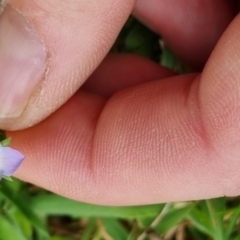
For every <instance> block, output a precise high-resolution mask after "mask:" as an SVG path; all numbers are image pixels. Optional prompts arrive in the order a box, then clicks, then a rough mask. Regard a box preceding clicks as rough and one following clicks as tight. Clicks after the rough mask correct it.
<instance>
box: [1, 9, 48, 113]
mask: <svg viewBox="0 0 240 240" xmlns="http://www.w3.org/2000/svg"><path fill="white" fill-rule="evenodd" d="M45 69H46V53H45V51H44V47H43V44H42V42H41V40H40V38H39V37H38V36H37V34H36V32H35V31H34V29H33V28H32V27H31V25H30V24H29V23H28V22H27V20H26V19H25V18H24V16H22V15H21V14H20V13H18V12H17V11H16V10H15V9H14V8H13V7H11V6H10V5H7V6H6V7H5V9H4V11H3V12H2V14H1V16H0V118H16V117H19V116H20V115H21V114H22V112H23V111H24V109H25V107H26V105H27V103H28V100H29V98H30V96H31V94H32V93H33V91H34V90H35V89H36V87H37V85H38V84H39V82H40V81H41V80H42V78H43V76H44V73H45Z"/></svg>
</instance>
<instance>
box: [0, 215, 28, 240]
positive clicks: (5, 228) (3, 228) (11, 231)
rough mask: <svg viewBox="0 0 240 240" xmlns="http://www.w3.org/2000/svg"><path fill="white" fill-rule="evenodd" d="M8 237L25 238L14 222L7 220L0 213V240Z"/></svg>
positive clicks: (18, 239)
mask: <svg viewBox="0 0 240 240" xmlns="http://www.w3.org/2000/svg"><path fill="white" fill-rule="evenodd" d="M16 237H17V238H16ZM10 239H11V240H12V239H17V240H27V238H26V237H25V236H24V234H23V233H22V232H21V231H20V230H19V228H18V227H17V226H16V225H15V224H13V223H12V222H11V221H9V219H7V218H6V217H4V216H2V215H0V240H10Z"/></svg>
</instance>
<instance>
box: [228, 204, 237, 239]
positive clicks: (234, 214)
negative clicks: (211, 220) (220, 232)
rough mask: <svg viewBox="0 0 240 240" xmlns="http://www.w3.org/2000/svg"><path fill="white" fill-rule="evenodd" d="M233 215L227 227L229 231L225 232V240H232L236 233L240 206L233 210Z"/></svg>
mask: <svg viewBox="0 0 240 240" xmlns="http://www.w3.org/2000/svg"><path fill="white" fill-rule="evenodd" d="M231 211H232V214H231V217H230V221H229V223H228V225H227V229H226V230H225V234H224V239H231V238H230V236H231V233H232V232H233V231H234V226H235V225H236V222H237V220H238V219H239V216H240V206H239V207H237V208H234V209H232V210H231Z"/></svg>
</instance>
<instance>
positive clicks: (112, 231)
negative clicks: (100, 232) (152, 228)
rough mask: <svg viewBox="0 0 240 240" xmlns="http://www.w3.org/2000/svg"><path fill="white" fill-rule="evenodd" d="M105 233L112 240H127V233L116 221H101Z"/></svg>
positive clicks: (105, 219)
mask: <svg viewBox="0 0 240 240" xmlns="http://www.w3.org/2000/svg"><path fill="white" fill-rule="evenodd" d="M101 221H102V223H103V225H104V227H105V229H106V231H107V233H108V234H109V235H110V236H111V237H112V238H113V239H114V240H126V239H127V238H128V232H127V231H126V229H125V228H124V227H123V226H122V225H121V223H120V222H119V221H118V220H116V219H113V218H112V219H109V218H108V219H107V218H102V219H101Z"/></svg>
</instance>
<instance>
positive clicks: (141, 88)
mask: <svg viewBox="0 0 240 240" xmlns="http://www.w3.org/2000/svg"><path fill="white" fill-rule="evenodd" d="M10 2H11V3H12V5H14V7H16V8H19V9H21V11H23V12H24V13H25V14H26V15H27V16H28V17H29V19H30V21H32V25H33V26H34V27H35V29H36V31H39V32H41V36H42V37H43V38H44V42H45V43H46V46H47V48H48V50H49V51H50V52H49V54H50V55H51V56H52V59H51V61H52V66H53V67H52V68H51V70H50V71H49V72H48V76H47V78H46V79H44V80H43V81H45V83H44V88H45V89H44V94H38V92H36V94H35V95H34V96H33V98H32V101H31V103H29V105H28V106H27V108H26V109H25V111H24V113H23V114H22V115H21V116H20V117H19V118H17V119H15V120H14V121H9V122H8V121H2V122H0V126H1V127H4V128H5V129H7V130H14V131H12V132H8V134H9V135H11V136H12V139H13V142H12V143H13V144H12V147H14V148H17V149H19V150H21V151H22V152H23V153H24V155H25V156H26V160H25V162H24V163H23V165H22V166H21V168H20V169H19V170H18V171H17V173H16V176H17V177H19V178H20V179H22V180H25V181H28V182H31V183H34V184H37V185H39V186H41V187H43V188H46V189H48V190H51V191H53V192H56V193H58V194H61V195H64V196H66V197H69V198H73V199H76V200H79V201H85V202H90V203H96V204H106V205H135V204H151V203H159V202H167V201H182V200H193V199H194V200H195V199H203V198H212V197H219V196H224V195H227V196H236V195H239V194H240V171H239V169H240V61H239V58H240V47H239V41H240V40H239V39H240V38H239V37H240V36H239V33H240V16H236V15H237V11H236V9H237V6H236V5H235V6H233V5H232V4H233V3H232V1H226V0H218V1H215V0H205V1H203V0H195V1H192V0H191V1H190V0H188V1H187V0H184V1H179V0H172V1H165V0H158V1H156V0H139V1H137V2H136V3H135V2H134V1H133V0H119V1H116V0H102V1H81V0H79V1H73V0H72V1H67V3H66V4H67V5H65V3H62V1H59V0H54V1H51V3H49V2H50V1H45V0H44V1H43V0H41V1H40V0H39V1H37V0H35V1H29V0H21V1H19V0H12V1H10ZM60 2H61V3H60ZM96 2H97V3H96ZM53 5H54V6H56V7H54V8H53V7H52V6H53ZM134 5H135V6H134ZM66 9H68V11H66ZM133 9H134V14H135V15H136V16H137V17H138V18H139V19H140V20H141V21H143V22H144V23H145V24H146V25H147V26H149V27H150V28H152V29H154V30H155V31H156V32H158V33H161V34H162V35H163V37H164V38H165V39H166V41H167V42H168V43H169V45H170V46H171V48H172V49H173V50H174V51H175V53H176V54H177V55H178V56H179V57H180V58H181V59H182V60H183V61H185V62H186V63H188V64H190V65H192V67H194V68H195V69H198V70H199V73H196V74H190V75H181V76H177V75H175V74H174V73H172V72H171V71H169V70H166V69H164V68H163V67H161V66H158V65H157V64H155V63H153V62H151V61H150V60H146V59H143V58H140V57H137V56H131V55H114V56H110V55H109V56H107V57H106V58H105V59H104V60H103V61H102V59H103V58H104V57H105V55H106V54H107V52H108V49H109V48H110V47H111V45H112V44H113V42H114V40H115V38H116V36H117V34H118V32H119V31H120V29H121V27H122V26H123V24H124V22H125V21H126V19H127V17H128V16H129V14H130V13H131V12H132V10H133ZM81 11H86V12H88V14H80V13H81ZM44 13H45V14H44ZM46 13H48V14H46ZM34 15H35V16H39V17H37V18H34ZM41 16H44V18H43V17H41ZM46 16H47V17H46ZM63 16H64V17H63ZM106 16H107V17H106ZM235 16H236V17H235ZM234 17H235V19H234ZM96 19H97V20H96ZM233 19H234V20H233ZM60 20H61V21H60ZM109 21H110V22H111V24H110V23H109ZM230 22H231V24H230V25H229V26H228V24H229V23H230ZM58 24H59V25H58ZM59 26H62V27H59ZM63 26H64V27H63ZM203 26H204V27H203ZM56 29H58V30H57V31H56ZM76 29H79V37H76ZM61 31H66V32H67V33H68V38H66V39H63V38H62V36H63V35H62V34H61V33H62V32H61ZM224 31H225V32H224ZM223 32H224V33H223ZM59 36H61V38H60V37H59ZM77 36H78V35H77ZM76 49H83V51H82V52H81V54H79V55H78V56H76V55H74V53H75V51H76ZM213 50H214V51H213ZM212 51H213V52H212ZM55 52H58V54H57V55H56V54H54V53H55ZM93 56H94V57H93ZM99 64H100V66H99V67H98V68H97V70H96V71H95V72H94V74H93V75H92V76H91V77H90V78H88V76H89V75H90V74H91V73H92V72H93V71H94V70H95V69H96V67H97V66H98V65H99ZM63 66H64V69H65V71H62V68H63ZM61 71H62V72H61ZM56 73H59V74H56ZM109 75H110V76H112V77H111V79H114V82H108V79H109ZM56 76H57V77H56ZM85 82H86V83H85ZM84 83H85V84H84ZM143 83H144V84H143ZM83 84H84V85H83ZM82 85H83V87H81V88H80V89H79V86H82ZM78 89H79V90H78ZM74 92H75V93H74ZM46 99H47V100H46ZM39 106H40V107H39ZM36 107H39V110H38V111H37V113H36V111H34V109H35V108H36ZM59 107H60V108H59ZM58 108H59V109H58ZM57 109H58V110H57ZM33 114H34V117H33ZM36 114H37V118H36ZM47 116H49V117H48V118H46V117H47ZM32 119H34V121H33V120H32ZM29 125H34V126H33V127H31V128H28V126H29ZM22 129H24V130H22ZM16 130H21V131H16Z"/></svg>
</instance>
